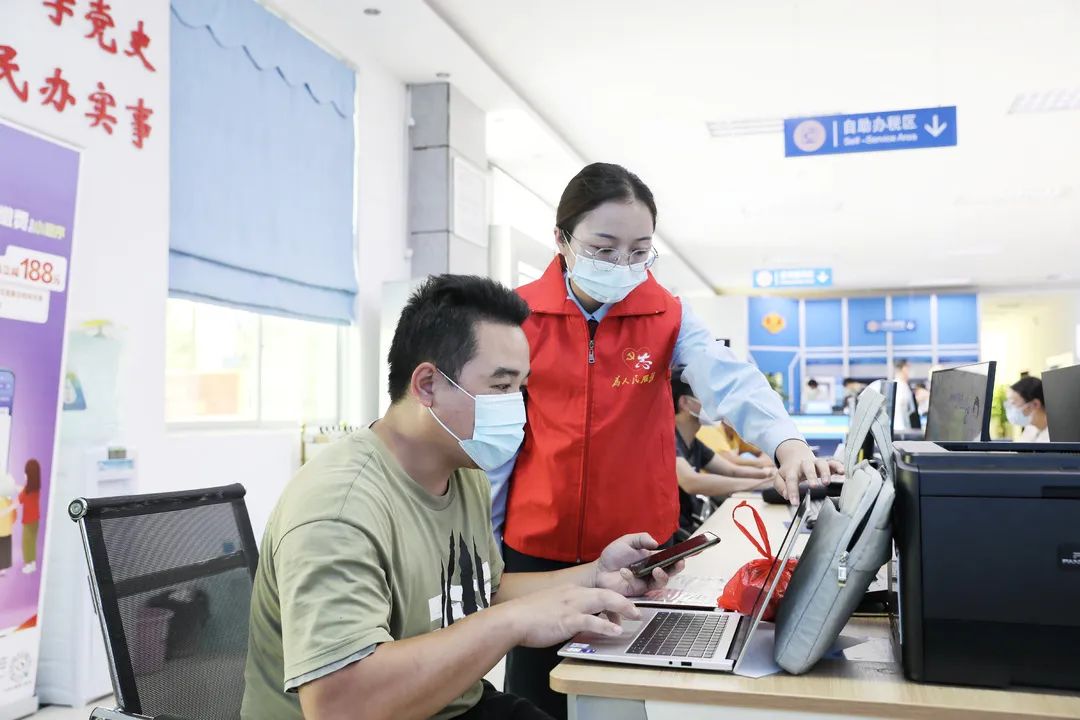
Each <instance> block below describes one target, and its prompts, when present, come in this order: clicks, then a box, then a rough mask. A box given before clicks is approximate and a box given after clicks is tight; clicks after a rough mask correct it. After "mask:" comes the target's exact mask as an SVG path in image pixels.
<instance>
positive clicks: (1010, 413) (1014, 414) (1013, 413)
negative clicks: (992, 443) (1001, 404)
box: [1005, 403, 1031, 427]
mask: <svg viewBox="0 0 1080 720" xmlns="http://www.w3.org/2000/svg"><path fill="white" fill-rule="evenodd" d="M1005 419H1006V420H1008V421H1009V422H1011V423H1012V424H1013V425H1018V426H1020V427H1027V426H1028V425H1030V424H1031V421H1030V420H1029V419H1028V416H1027V415H1025V414H1024V408H1022V407H1018V406H1016V405H1013V404H1012V403H1005Z"/></svg>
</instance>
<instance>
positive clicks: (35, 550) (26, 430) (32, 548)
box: [0, 123, 79, 706]
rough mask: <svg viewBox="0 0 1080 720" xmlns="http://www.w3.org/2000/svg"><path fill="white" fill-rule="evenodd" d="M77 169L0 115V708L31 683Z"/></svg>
mask: <svg viewBox="0 0 1080 720" xmlns="http://www.w3.org/2000/svg"><path fill="white" fill-rule="evenodd" d="M78 177H79V153H78V152H77V151H75V150H72V149H70V148H67V147H64V146H62V145H59V144H56V143H54V142H51V141H49V140H45V139H43V138H41V137H39V136H37V135H34V134H31V133H28V132H24V131H22V130H19V129H17V128H15V127H13V126H11V125H6V124H4V123H0V706H2V705H4V704H5V703H6V702H7V701H11V700H18V699H21V698H25V697H30V696H32V695H33V691H34V678H35V674H36V666H37V652H38V643H37V640H38V628H37V616H38V607H39V605H40V591H41V587H42V583H41V578H42V573H43V571H44V567H43V559H44V557H45V555H44V539H45V529H46V522H47V521H49V520H50V519H51V518H48V517H47V511H48V508H49V489H50V487H51V485H52V478H53V474H54V472H55V468H54V459H55V442H56V429H57V413H58V411H59V404H60V392H61V384H62V374H61V369H62V362H63V353H64V338H65V321H66V316H67V299H68V288H67V283H68V274H69V268H68V263H69V260H70V258H71V242H72V235H73V228H74V220H75V199H76V190H77V186H78Z"/></svg>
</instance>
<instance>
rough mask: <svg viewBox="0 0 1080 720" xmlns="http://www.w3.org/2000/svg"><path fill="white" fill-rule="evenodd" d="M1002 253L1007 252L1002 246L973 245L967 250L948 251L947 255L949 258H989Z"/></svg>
mask: <svg viewBox="0 0 1080 720" xmlns="http://www.w3.org/2000/svg"><path fill="white" fill-rule="evenodd" d="M1002 252H1005V250H1004V248H1003V247H1001V246H1000V245H984V246H978V245H973V246H971V247H966V248H955V249H953V250H946V251H945V254H946V255H947V256H949V257H988V256H991V255H997V254H998V253H1002Z"/></svg>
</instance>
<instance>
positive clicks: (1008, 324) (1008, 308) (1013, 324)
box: [979, 290, 1080, 384]
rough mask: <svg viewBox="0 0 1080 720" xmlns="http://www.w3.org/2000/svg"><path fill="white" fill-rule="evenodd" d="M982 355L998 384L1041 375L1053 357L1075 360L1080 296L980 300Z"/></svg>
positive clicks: (1001, 295) (987, 296)
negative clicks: (990, 364)
mask: <svg viewBox="0 0 1080 720" xmlns="http://www.w3.org/2000/svg"><path fill="white" fill-rule="evenodd" d="M979 312H980V318H979V324H980V327H979V334H980V337H981V339H982V347H981V355H982V357H983V359H985V360H996V361H997V363H998V367H997V377H998V382H999V384H1000V383H1004V384H1012V383H1013V382H1016V380H1017V379H1019V377H1020V372H1021V371H1028V372H1031V373H1032V374H1034V375H1040V374H1041V373H1042V371H1043V370H1045V369H1046V367H1047V360H1048V359H1049V358H1051V357H1053V356H1058V355H1066V354H1077V353H1078V352H1080V348H1077V342H1078V340H1080V337H1078V332H1080V327H1078V323H1080V290H1052V291H1031V290H1028V291H1025V292H1022V293H1021V292H983V293H980V294H979Z"/></svg>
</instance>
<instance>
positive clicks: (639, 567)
mask: <svg viewBox="0 0 1080 720" xmlns="http://www.w3.org/2000/svg"><path fill="white" fill-rule="evenodd" d="M718 542H720V538H719V537H717V536H716V535H713V534H712V533H711V532H705V533H701V534H700V535H695V536H694V537H692V538H690V539H689V540H684V541H683V542H681V543H679V544H678V545H674V546H672V547H669V548H668V549H667V550H661V551H660V552H657V553H653V554H652V555H650V556H649V557H647V558H642V559H641V560H638V561H637V562H636V563H634V564H633V565H631V566H630V568H629V569H630V572H632V573H634V577H637V578H643V577H647V576H649V575H652V571H653V569H654V568H661V569H662V568H667V567H671V566H672V565H674V564H675V563H677V562H679V561H680V560H682V559H683V558H688V557H690V556H691V555H697V554H698V553H699V552H701V551H702V550H705V549H707V548H711V547H712V546H713V545H715V544H717V543H718Z"/></svg>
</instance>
